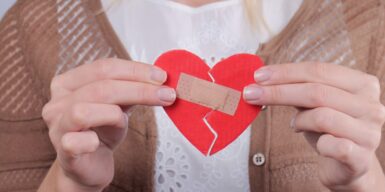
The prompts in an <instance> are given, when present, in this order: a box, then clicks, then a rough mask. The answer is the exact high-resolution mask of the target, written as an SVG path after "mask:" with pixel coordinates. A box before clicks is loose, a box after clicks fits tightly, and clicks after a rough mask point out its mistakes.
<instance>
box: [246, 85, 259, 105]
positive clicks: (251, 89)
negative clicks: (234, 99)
mask: <svg viewBox="0 0 385 192" xmlns="http://www.w3.org/2000/svg"><path fill="white" fill-rule="evenodd" d="M262 94H263V90H262V88H261V87H259V86H257V85H249V86H247V87H245V89H244V90H243V98H244V99H245V100H246V101H251V102H252V101H258V100H259V99H260V98H261V97H262Z"/></svg>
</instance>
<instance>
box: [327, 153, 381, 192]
mask: <svg viewBox="0 0 385 192" xmlns="http://www.w3.org/2000/svg"><path fill="white" fill-rule="evenodd" d="M373 161H374V162H373V163H372V166H371V167H370V169H369V170H368V172H367V173H366V174H364V175H362V176H361V177H360V178H358V179H357V180H356V181H353V182H352V183H350V184H349V185H347V186H341V187H338V188H339V189H334V190H332V191H334V192H372V191H385V175H384V172H383V170H382V167H381V164H380V162H379V161H378V159H377V157H376V158H375V159H373Z"/></svg>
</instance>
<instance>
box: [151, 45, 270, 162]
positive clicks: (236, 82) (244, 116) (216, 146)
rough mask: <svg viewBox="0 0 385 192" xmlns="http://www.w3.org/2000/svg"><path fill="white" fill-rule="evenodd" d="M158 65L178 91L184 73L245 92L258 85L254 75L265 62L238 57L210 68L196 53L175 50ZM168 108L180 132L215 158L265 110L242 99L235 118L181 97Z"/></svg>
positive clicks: (167, 84)
mask: <svg viewBox="0 0 385 192" xmlns="http://www.w3.org/2000/svg"><path fill="white" fill-rule="evenodd" d="M155 65H156V66H158V67H160V68H162V69H163V70H165V71H167V75H168V77H167V81H166V82H165V85H166V86H169V87H173V88H176V87H177V84H178V80H179V77H180V74H181V73H185V74H189V75H192V76H195V77H197V78H199V79H203V80H207V81H211V82H215V83H216V84H219V85H223V86H226V87H229V88H232V89H235V90H238V91H240V92H241V93H242V91H243V88H244V87H245V86H247V85H249V84H252V83H253V82H254V79H253V73H254V71H255V70H257V69H258V68H260V67H262V66H263V63H262V60H261V59H260V58H259V57H258V56H256V55H251V54H237V55H234V56H231V57H229V58H227V59H224V60H222V61H220V62H219V63H217V64H216V65H215V66H214V67H213V68H212V69H210V67H209V66H207V64H206V63H205V62H204V61H203V60H202V59H200V58H199V57H198V56H196V55H194V54H193V53H190V52H188V51H184V50H174V51H169V52H166V53H164V54H163V55H161V56H160V57H159V58H158V59H157V61H156V62H155ZM211 78H213V79H211ZM164 109H165V111H166V113H167V114H168V116H169V117H170V118H171V120H172V121H173V122H174V124H175V125H176V127H177V128H178V129H179V131H180V132H181V133H182V134H183V135H184V136H185V137H186V139H187V140H189V141H190V143H191V144H192V145H194V146H195V147H196V148H197V149H198V150H199V151H200V152H202V153H203V154H204V155H213V154H215V153H216V152H218V151H220V150H222V149H223V148H225V147H226V146H227V145H229V144H230V143H231V142H233V141H234V140H235V139H236V138H237V137H238V136H239V135H240V134H241V133H242V132H243V131H244V130H245V129H246V128H247V127H248V126H249V125H250V123H251V122H252V121H253V120H254V119H255V118H256V116H257V115H258V113H259V112H260V110H261V108H260V107H259V106H253V105H249V104H247V103H246V102H245V101H243V99H242V98H241V99H240V101H239V103H238V108H237V109H236V111H235V114H234V115H229V114H225V113H223V112H220V111H216V110H212V109H211V108H208V107H205V106H202V105H199V104H195V103H192V102H189V101H186V100H183V99H179V98H178V99H177V100H176V101H175V103H174V104H173V105H171V106H168V107H164Z"/></svg>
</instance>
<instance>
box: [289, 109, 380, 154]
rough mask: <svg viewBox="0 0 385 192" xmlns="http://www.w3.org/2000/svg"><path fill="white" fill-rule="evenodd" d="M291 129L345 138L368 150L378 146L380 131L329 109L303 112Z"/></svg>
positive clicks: (297, 116)
mask: <svg viewBox="0 0 385 192" xmlns="http://www.w3.org/2000/svg"><path fill="white" fill-rule="evenodd" d="M293 124H294V125H293V127H294V129H295V130H296V131H297V132H315V133H326V134H330V135H333V136H335V137H340V138H345V139H348V140H351V141H353V142H355V143H357V144H358V145H360V146H363V147H365V148H367V149H369V150H373V151H374V150H375V149H376V148H377V147H378V145H379V144H380V140H381V131H380V130H379V129H378V128H377V127H374V126H373V127H370V125H368V124H367V123H364V122H363V121H361V120H358V119H354V118H352V117H350V116H349V115H346V114H344V113H341V112H339V111H336V110H333V109H331V108H324V107H321V108H316V109H312V110H305V111H303V112H300V113H298V114H297V115H296V117H295V119H294V120H293Z"/></svg>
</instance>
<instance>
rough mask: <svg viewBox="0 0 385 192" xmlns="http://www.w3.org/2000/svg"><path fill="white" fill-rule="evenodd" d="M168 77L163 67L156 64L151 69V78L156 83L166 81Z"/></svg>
mask: <svg viewBox="0 0 385 192" xmlns="http://www.w3.org/2000/svg"><path fill="white" fill-rule="evenodd" d="M166 79H167V73H166V72H165V71H163V70H162V69H160V68H158V67H156V66H154V67H153V68H152V69H151V80H152V81H154V82H156V83H160V84H162V83H164V82H165V81H166Z"/></svg>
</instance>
